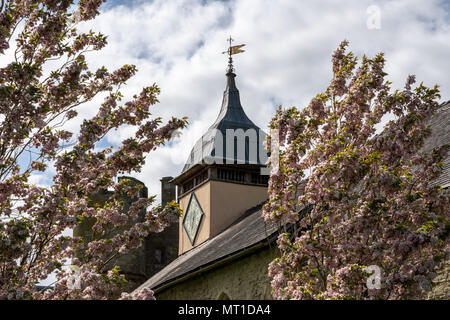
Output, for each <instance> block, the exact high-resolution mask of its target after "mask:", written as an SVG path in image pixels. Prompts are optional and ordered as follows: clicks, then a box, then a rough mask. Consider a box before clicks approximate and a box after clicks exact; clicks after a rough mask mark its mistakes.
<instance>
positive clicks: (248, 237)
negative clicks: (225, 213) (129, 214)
mask: <svg viewBox="0 0 450 320" xmlns="http://www.w3.org/2000/svg"><path fill="white" fill-rule="evenodd" d="M430 124H431V130H432V133H431V136H430V137H429V138H428V139H427V140H426V141H425V143H424V146H423V150H424V151H425V152H429V151H430V150H432V149H433V148H435V147H437V146H441V145H443V144H446V143H450V101H447V102H445V103H443V104H442V106H441V108H440V109H439V110H438V111H437V112H436V113H435V114H434V116H433V117H432V119H431V121H430ZM444 163H445V166H444V171H443V172H442V174H441V175H440V177H439V178H438V179H437V180H436V183H437V184H439V185H441V186H443V187H449V186H450V154H449V155H448V156H447V158H446V160H445V161H444ZM261 206H262V204H260V205H259V206H257V207H254V208H251V209H249V210H247V211H246V213H245V214H244V215H243V216H241V217H240V218H239V219H238V220H237V221H236V222H234V223H233V224H232V225H231V226H230V227H228V228H227V229H225V230H224V231H223V232H222V233H220V234H218V235H217V236H215V237H214V238H212V239H209V240H207V241H205V242H203V243H202V244H200V245H199V246H197V247H195V248H193V249H191V250H189V251H187V252H185V253H183V254H182V255H180V256H179V257H178V258H177V259H175V260H174V261H173V262H171V263H170V264H169V265H167V266H166V267H165V268H164V269H163V270H161V271H160V272H158V273H157V274H155V275H154V276H153V277H151V278H150V279H149V280H147V281H146V282H145V283H144V284H142V285H141V286H140V287H139V288H142V287H149V288H151V289H153V290H155V289H157V288H158V287H161V286H162V285H164V284H167V283H170V282H172V281H174V280H176V279H178V278H181V277H183V276H184V275H186V274H188V273H192V272H195V271H197V270H199V269H201V268H204V267H207V266H209V265H212V264H214V263H215V262H218V261H220V260H222V259H225V258H226V257H228V256H230V255H233V254H235V253H238V252H242V251H245V250H246V249H249V248H251V247H254V246H255V245H257V244H258V243H263V242H266V243H267V242H268V241H273V240H274V239H275V237H276V234H277V227H276V226H275V225H273V224H266V223H265V222H264V220H263V218H262V216H261Z"/></svg>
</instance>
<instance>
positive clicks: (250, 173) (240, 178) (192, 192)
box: [173, 43, 268, 255]
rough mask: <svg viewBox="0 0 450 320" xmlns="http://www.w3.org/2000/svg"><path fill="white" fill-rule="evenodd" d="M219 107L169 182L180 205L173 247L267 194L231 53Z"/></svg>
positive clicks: (190, 244) (259, 142)
mask: <svg viewBox="0 0 450 320" xmlns="http://www.w3.org/2000/svg"><path fill="white" fill-rule="evenodd" d="M242 46H243V45H240V46H234V47H232V46H231V43H230V47H229V49H228V51H227V53H228V54H229V64H228V70H227V73H226V79H227V83H226V89H225V92H224V94H223V101H222V107H221V109H220V112H219V115H218V117H217V119H216V121H215V122H214V123H213V124H212V125H211V126H210V127H209V129H208V130H207V131H206V133H205V134H204V135H203V136H202V137H201V138H200V139H199V140H198V141H197V143H196V144H195V145H194V147H193V149H192V151H191V153H190V154H189V157H188V160H187V162H186V164H185V166H184V168H183V170H182V172H181V174H180V175H178V176H177V177H176V178H175V179H174V180H173V183H174V184H176V185H177V189H178V191H177V199H178V202H179V204H180V207H181V209H182V210H183V215H182V216H181V218H180V221H179V249H178V253H179V254H180V255H181V254H183V253H184V252H186V251H189V250H191V249H192V248H194V247H196V246H198V245H200V244H202V243H203V242H205V241H207V240H208V239H211V238H213V237H214V236H216V235H218V234H219V233H220V232H222V231H223V230H225V229H226V228H228V227H229V226H230V225H231V224H232V223H233V222H234V221H236V220H237V219H238V218H239V217H241V216H242V215H243V214H244V212H245V211H246V210H247V209H249V208H251V207H253V206H256V205H258V204H260V203H261V202H263V201H264V200H266V199H267V197H268V194H267V181H268V176H267V175H263V174H261V171H262V170H261V169H262V168H265V163H266V161H267V152H266V149H265V147H264V145H263V142H264V141H265V137H266V134H265V133H264V132H263V131H262V130H261V129H260V128H259V127H258V126H256V125H255V124H254V123H253V122H252V121H251V120H250V119H249V118H248V117H247V115H246V114H245V112H244V109H243V108H242V105H241V102H240V98H239V91H238V89H237V87H236V83H235V77H236V74H235V73H234V68H233V65H232V58H231V55H232V54H235V53H239V52H243V50H240V49H239V48H240V47H242Z"/></svg>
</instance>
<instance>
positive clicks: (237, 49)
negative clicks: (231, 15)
mask: <svg viewBox="0 0 450 320" xmlns="http://www.w3.org/2000/svg"><path fill="white" fill-rule="evenodd" d="M227 41H228V42H229V43H230V45H229V47H228V50H227V51H224V52H222V53H228V70H227V72H233V71H234V68H233V58H231V55H233V54H237V53H241V52H245V50H242V49H241V48H242V47H243V46H245V44H239V45H237V46H232V45H231V42H232V41H234V39H233V38H231V36H230V38H229V39H227Z"/></svg>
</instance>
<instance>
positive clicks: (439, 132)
mask: <svg viewBox="0 0 450 320" xmlns="http://www.w3.org/2000/svg"><path fill="white" fill-rule="evenodd" d="M430 128H431V136H430V137H428V138H427V139H426V140H425V141H424V145H423V151H425V152H430V151H431V150H432V149H433V148H435V147H438V146H442V145H444V144H450V100H449V101H447V102H444V103H443V104H442V105H441V107H440V108H439V110H438V111H437V112H436V113H435V114H434V115H433V117H432V118H431V121H430ZM435 183H436V184H437V185H440V186H442V187H445V188H446V187H449V186H450V152H449V154H448V155H447V158H446V159H445V161H444V171H443V172H442V174H441V175H440V176H439V178H437V179H436V181H435Z"/></svg>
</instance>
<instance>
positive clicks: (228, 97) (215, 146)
mask: <svg viewBox="0 0 450 320" xmlns="http://www.w3.org/2000/svg"><path fill="white" fill-rule="evenodd" d="M226 76H227V86H226V89H225V91H224V93H223V100H222V107H221V109H220V113H219V116H218V117H217V119H216V121H215V122H214V123H213V124H212V125H211V127H209V129H208V131H206V133H205V134H204V135H203V136H202V137H201V138H200V139H199V140H198V141H197V142H196V143H195V145H194V147H193V148H192V150H191V153H190V154H189V157H188V159H187V161H186V164H185V166H184V167H183V170H182V172H181V174H180V176H181V175H183V174H184V173H185V172H186V171H188V170H189V169H191V168H193V167H194V166H196V165H199V164H202V163H204V162H207V163H211V162H212V161H214V160H219V159H220V161H222V162H220V163H225V161H226V160H227V157H226V156H227V145H228V144H229V146H230V147H234V148H235V152H234V159H228V160H233V161H235V162H236V163H243V164H254V165H261V166H263V165H265V163H266V160H267V157H265V155H266V154H265V153H264V152H263V151H261V153H262V154H263V155H264V156H263V157H264V159H261V156H260V150H265V147H264V145H263V142H264V141H265V137H266V133H265V132H264V131H262V130H261V129H260V128H259V127H258V126H257V125H255V124H254V123H253V121H251V120H250V119H249V118H248V116H247V115H246V114H245V111H244V109H243V108H242V105H241V101H240V98H239V90H238V89H237V87H236V83H235V79H234V78H235V77H236V75H235V74H234V73H233V72H231V71H229V72H228V73H227V74H226ZM227 129H234V130H236V129H242V130H243V131H244V132H245V131H247V130H248V129H254V130H255V132H256V140H254V139H252V140H249V141H246V142H245V144H246V146H245V155H243V156H244V157H242V156H240V157H238V155H237V152H236V146H235V143H234V141H227V137H226V130H227ZM218 134H220V135H221V137H220V139H219V137H217V135H218ZM222 139H223V140H222ZM249 144H253V147H256V152H257V153H256V155H253V154H252V155H249V149H250V148H249ZM230 152H231V150H230ZM230 152H228V153H230Z"/></svg>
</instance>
